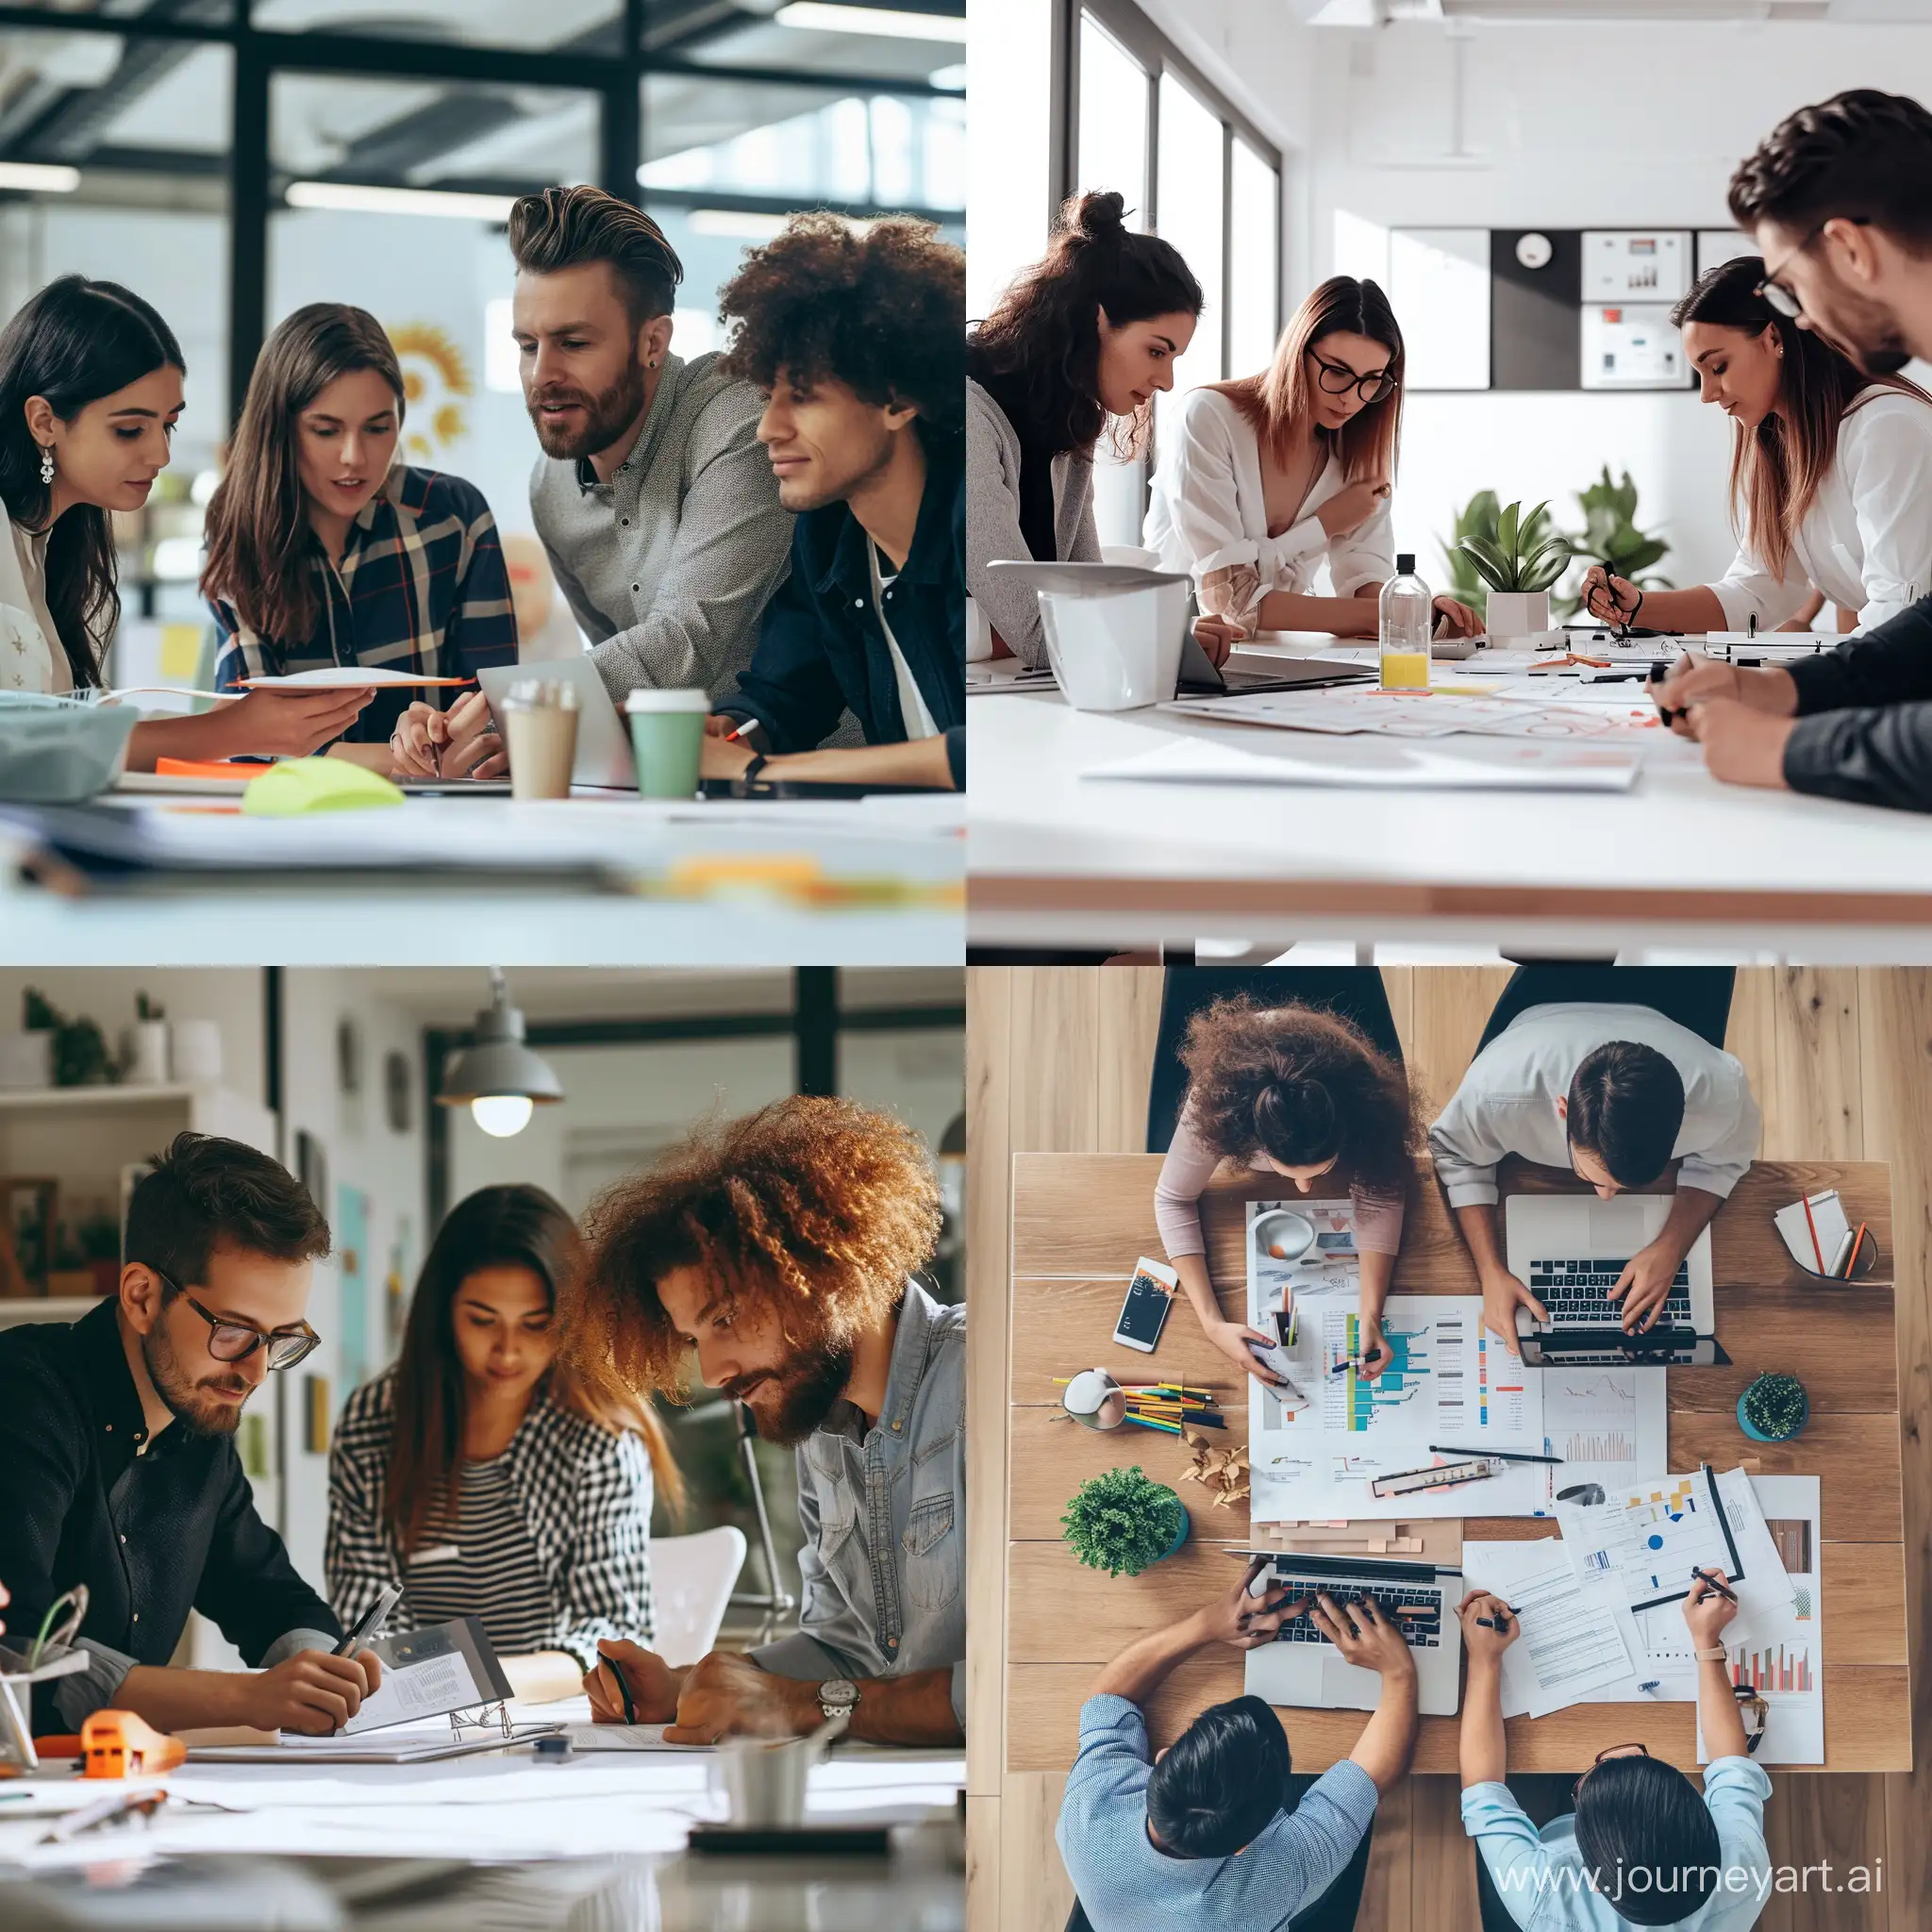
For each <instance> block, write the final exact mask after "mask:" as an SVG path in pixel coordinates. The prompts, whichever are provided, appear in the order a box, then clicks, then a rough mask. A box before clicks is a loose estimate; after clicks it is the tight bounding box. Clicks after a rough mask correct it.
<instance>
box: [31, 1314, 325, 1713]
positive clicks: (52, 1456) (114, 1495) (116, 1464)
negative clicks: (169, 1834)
mask: <svg viewBox="0 0 1932 1932" xmlns="http://www.w3.org/2000/svg"><path fill="white" fill-rule="evenodd" d="M118 1307H119V1304H118V1303H117V1302H115V1301H113V1300H111V1299H109V1300H108V1301H104V1302H103V1303H102V1304H101V1305H100V1307H97V1308H95V1309H93V1310H92V1312H91V1313H90V1314H88V1315H85V1316H83V1317H82V1319H81V1320H80V1321H78V1322H75V1323H74V1324H72V1325H69V1324H64V1323H39V1324H32V1325H29V1326H22V1327H17V1328H7V1329H0V1582H4V1583H5V1584H6V1585H7V1588H8V1590H9V1591H11V1592H12V1594H13V1602H12V1604H11V1605H10V1606H9V1607H8V1609H7V1610H6V1612H5V1616H6V1621H7V1626H8V1636H7V1638H6V1639H5V1640H0V1641H6V1642H8V1644H14V1643H19V1642H25V1641H31V1639H32V1636H33V1633H34V1632H35V1631H36V1630H37V1629H38V1628H39V1627H40V1623H41V1618H42V1615H43V1614H44V1612H45V1610H46V1608H47V1606H48V1605H49V1604H50V1603H52V1602H53V1600H54V1599H55V1598H56V1597H57V1596H58V1595H59V1594H60V1592H61V1591H65V1590H69V1589H71V1588H72V1587H73V1586H74V1585H75V1584H76V1583H84V1584H86V1585H87V1588H88V1613H87V1621H86V1623H85V1624H83V1625H82V1626H81V1631H80V1636H81V1640H82V1641H83V1642H84V1643H85V1644H86V1645H87V1647H88V1648H89V1649H91V1650H92V1651H93V1652H94V1653H95V1655H96V1663H95V1665H94V1666H93V1667H92V1668H91V1669H90V1670H89V1671H88V1672H87V1673H86V1674H85V1675H84V1676H79V1677H73V1678H62V1679H56V1680H55V1681H54V1682H52V1683H49V1684H42V1685H40V1686H37V1687H36V1690H35V1693H34V1728H35V1730H36V1731H37V1732H45V1731H50V1730H62V1729H72V1728H73V1727H74V1726H75V1724H77V1723H78V1719H79V1716H80V1715H82V1714H84V1711H85V1709H89V1708H98V1707H101V1706H102V1705H104V1704H107V1703H110V1702H111V1701H112V1696H113V1692H114V1691H115V1690H117V1689H118V1688H119V1685H120V1681H121V1678H122V1676H124V1675H125V1673H126V1671H127V1669H128V1668H129V1667H130V1666H131V1665H133V1664H165V1663H166V1662H167V1661H168V1659H169V1658H170V1657H172V1656H173V1655H174V1652H175V1645H176V1643H178V1642H179V1641H180V1639H181V1633H182V1631H183V1630H184V1629H185V1628H186V1627H187V1624H188V1612H189V1610H190V1609H191V1608H192V1609H197V1610H199V1611H201V1613H202V1614H203V1615H204V1616H205V1617H208V1618H209V1619H210V1620H211V1621H212V1622H213V1623H215V1624H218V1625H219V1626H220V1628H221V1631H222V1634H223V1635H224V1636H225V1637H226V1638H227V1640H228V1641H229V1642H230V1643H232V1644H233V1645H234V1646H235V1647H236V1649H237V1650H239V1651H240V1652H241V1653H242V1657H243V1659H244V1660H245V1661H246V1662H247V1663H249V1664H250V1665H258V1664H260V1663H262V1662H263V1661H264V1659H265V1657H267V1654H268V1653H269V1652H270V1651H271V1650H272V1649H273V1648H274V1647H275V1644H276V1642H277V1641H278V1640H279V1639H281V1638H283V1637H286V1636H288V1635H290V1634H291V1633H292V1632H296V1631H304V1632H316V1633H322V1634H325V1635H326V1636H328V1637H329V1638H330V1640H331V1641H333V1640H334V1639H335V1638H337V1637H339V1636H340V1635H341V1624H338V1623H337V1621H336V1619H335V1616H334V1614H333V1613H332V1612H331V1611H330V1609H329V1607H328V1606H327V1605H326V1604H325V1603H324V1602H323V1600H322V1598H321V1597H319V1596H318V1595H317V1594H316V1593H315V1591H312V1590H311V1589H310V1588H309V1587H308V1584H306V1583H305V1582H303V1580H302V1578H301V1577H300V1576H299V1575H297V1574H296V1572H295V1568H294V1565H293V1564H291V1562H290V1561H289V1554H288V1552H287V1550H286V1549H284V1548H283V1546H282V1540H281V1538H280V1537H278V1536H277V1535H276V1534H275V1531H274V1530H272V1529H270V1528H269V1527H268V1525H267V1524H265V1523H263V1522H262V1520H261V1518H260V1517H259V1516H258V1515H257V1514H256V1510H255V1501H254V1497H253V1495H252V1494H251V1492H250V1491H249V1487H248V1477H247V1475H246V1474H245V1473H244V1472H243V1470H242V1458H241V1457H240V1456H239V1455H238V1454H237V1453H236V1449H235V1443H234V1439H233V1438H232V1437H228V1436H197V1435H194V1434H192V1432H191V1431H190V1430H189V1429H188V1428H186V1427H185V1426H184V1425H183V1424H180V1423H178V1422H175V1423H170V1424H168V1426H167V1427H166V1428H165V1429H163V1430H162V1431H161V1432H160V1433H159V1434H158V1436H156V1437H155V1438H154V1439H153V1441H152V1443H150V1441H149V1438H148V1434H147V1423H146V1419H145V1417H144V1415H143V1413H142V1406H141V1397H140V1395H139V1394H138V1393H137V1391H136V1390H135V1386H134V1377H133V1375H132V1374H130V1373H129V1372H128V1367H127V1357H126V1356H125V1354H124V1353H123V1351H122V1346H121V1332H120V1328H119V1325H118V1323H117V1320H116V1315H117V1310H118ZM293 1647H299V1646H293Z"/></svg>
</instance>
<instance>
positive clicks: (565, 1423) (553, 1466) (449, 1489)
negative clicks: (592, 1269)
mask: <svg viewBox="0 0 1932 1932" xmlns="http://www.w3.org/2000/svg"><path fill="white" fill-rule="evenodd" d="M580 1262H581V1243H580V1242H579V1240H578V1237H577V1230H576V1226H575V1224H574V1223H573V1222H572V1220H571V1218H570V1216H569V1215H568V1214H567V1213H566V1212H565V1211H564V1210H563V1208H561V1207H560V1206H559V1205H558V1203H557V1202H556V1201H555V1200H553V1199H552V1198H551V1197H550V1195H548V1194H546V1193H545V1192H544V1191H542V1190H541V1188H533V1187H525V1186H502V1187H490V1188H482V1189H479V1190H478V1191H476V1192H475V1193H474V1194H472V1195H470V1196H469V1197H468V1198H467V1199H466V1200H463V1201H460V1202H458V1204H457V1206H456V1208H454V1209H453V1210H452V1211H451V1213H450V1215H449V1218H448V1219H447V1220H446V1221H445V1222H444V1223H443V1224H442V1227H441V1232H439V1234H438V1235H437V1237H436V1241H435V1242H434V1244H433V1245H432V1246H431V1248H430V1250H429V1257H428V1259H427V1260H425V1262H424V1264H423V1273H422V1275H421V1277H420V1278H419V1279H418V1281H417V1283H416V1293H415V1296H414V1298H413V1300H412V1301H411V1302H410V1304H409V1318H408V1327H407V1328H406V1329H405V1330H404V1334H403V1346H402V1351H401V1354H400V1355H399V1357H397V1360H396V1362H395V1364H394V1366H393V1367H391V1368H389V1369H385V1370H384V1371H383V1373H382V1374H379V1375H377V1376H376V1377H375V1380H374V1381H371V1382H365V1383H364V1384H363V1385H362V1387H361V1388H359V1389H358V1390H357V1391H356V1392H355V1393H354V1394H353V1395H351V1396H350V1397H349V1400H348V1402H347V1403H346V1404H345V1405H344V1407H343V1409H342V1416H341V1422H340V1423H339V1424H338V1425H337V1428H336V1437H335V1443H334V1446H333V1447H332V1448H331V1450H330V1452H329V1459H328V1540H327V1544H326V1548H325V1564H326V1567H327V1571H328V1591H329V1596H330V1598H331V1600H332V1601H333V1603H334V1604H335V1606H336V1607H337V1608H338V1610H339V1611H340V1612H341V1615H342V1616H343V1617H345V1618H346V1619H347V1620H348V1622H349V1623H353V1622H354V1621H355V1620H356V1619H357V1618H358V1617H359V1616H361V1614H362V1613H363V1612H364V1611H365V1610H367V1609H368V1608H369V1607H371V1606H372V1605H373V1604H374V1603H375V1600H376V1598H377V1596H378V1594H379V1593H380V1592H381V1591H382V1589H383V1588H384V1586H385V1585H389V1584H399V1585H400V1586H401V1587H402V1590H403V1598H402V1601H401V1603H399V1604H398V1605H397V1606H396V1607H395V1609H394V1611H393V1612H392V1613H391V1617H390V1627H391V1629H392V1630H397V1631H407V1630H415V1629H422V1628H424V1627H425V1626H426V1625H429V1624H441V1623H447V1622H449V1621H450V1620H451V1619H453V1618H457V1617H475V1618H477V1619H479V1620H480V1621H481V1623H482V1624H483V1628H484V1630H485V1631H486V1632H487V1633H488V1634H489V1637H490V1641H491V1647H492V1648H493V1649H494V1650H495V1651H496V1653H497V1655H498V1656H499V1657H501V1659H502V1661H503V1666H504V1669H505V1671H506V1672H507V1673H508V1676H509V1680H510V1682H511V1684H512V1685H514V1686H515V1688H516V1691H517V1694H518V1696H520V1697H525V1698H530V1699H542V1698H553V1697H569V1696H574V1695H575V1693H576V1691H577V1689H578V1685H579V1681H580V1679H581V1677H582V1675H583V1673H584V1672H585V1671H587V1670H590V1669H591V1668H592V1667H593V1666H594V1665H595V1663H596V1661H597V1644H598V1641H599V1640H600V1639H607V1638H609V1639H614V1638H630V1639H635V1640H640V1641H646V1642H647V1641H650V1638H651V1636H652V1633H653V1631H654V1630H655V1628H656V1619H655V1618H654V1616H653V1614H652V1606H651V1503H652V1497H653V1494H654V1492H655V1491H656V1490H657V1489H659V1488H661V1489H662V1491H663V1492H664V1495H665V1499H666V1501H667V1502H668V1503H669V1504H670V1506H671V1507H673V1508H674V1509H676V1508H677V1507H680V1506H681V1503H682V1498H683V1485H682V1482H681V1480H680V1478H679V1476H678V1473H677V1466H676V1464H675V1462H674V1461H673V1460H672V1457H671V1451H670V1447H669V1445H668V1443H667V1442H666V1441H665V1438H664V1431H663V1428H662V1425H661V1424H659V1423H658V1418H657V1416H656V1414H655V1413H654V1412H653V1410H652V1409H651V1407H650V1406H649V1404H648V1403H646V1402H643V1401H641V1400H639V1399H638V1398H636V1397H634V1396H632V1395H630V1394H629V1393H628V1391H622V1390H618V1389H616V1388H614V1387H610V1386H606V1385H605V1384H604V1383H603V1381H602V1379H601V1378H600V1377H599V1376H598V1374H596V1372H595V1371H594V1370H593V1369H591V1368H579V1367H573V1366H569V1365H566V1364H562V1363H559V1362H558V1359H557V1352H558V1341H560V1339H561V1332H562V1327H563V1323H562V1319H561V1317H560V1316H559V1314H558V1305H559V1302H560V1301H562V1300H563V1299H565V1298H567V1297H568V1295H569V1293H570V1292H571V1288H572V1284H573V1282H574V1280H575V1276H576V1274H577V1271H578V1268H579V1266H580ZM344 1627H347V1624H345V1625H344Z"/></svg>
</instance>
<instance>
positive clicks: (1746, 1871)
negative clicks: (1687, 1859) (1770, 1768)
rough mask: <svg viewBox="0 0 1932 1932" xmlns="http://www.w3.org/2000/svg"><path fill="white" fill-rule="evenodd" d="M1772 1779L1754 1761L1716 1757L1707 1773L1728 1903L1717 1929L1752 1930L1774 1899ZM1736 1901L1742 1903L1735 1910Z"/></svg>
mask: <svg viewBox="0 0 1932 1932" xmlns="http://www.w3.org/2000/svg"><path fill="white" fill-rule="evenodd" d="M1770 1796H1771V1779H1770V1778H1769V1777H1768V1776H1767V1775H1766V1774H1765V1771H1764V1767H1763V1766H1762V1765H1760V1764H1754V1763H1753V1762H1752V1761H1751V1759H1750V1758H1748V1757H1713V1758H1712V1759H1711V1760H1710V1762H1709V1763H1708V1764H1707V1765H1706V1766H1705V1767H1704V1803H1705V1806H1706V1807H1707V1809H1708V1810H1709V1812H1710V1815H1711V1819H1712V1822H1713V1823H1714V1824H1716V1825H1717V1841H1718V1848H1719V1851H1720V1854H1721V1861H1722V1863H1723V1866H1724V1876H1723V1877H1722V1878H1721V1879H1720V1880H1719V1886H1720V1896H1721V1897H1722V1898H1723V1899H1724V1902H1725V1903H1724V1908H1723V1910H1722V1911H1721V1912H1713V1914H1712V1924H1714V1925H1715V1924H1731V1923H1735V1924H1737V1925H1739V1926H1740V1927H1741V1926H1744V1925H1749V1924H1752V1923H1753V1922H1754V1921H1755V1920H1756V1919H1757V1913H1758V1910H1759V1908H1760V1907H1762V1905H1763V1903H1764V1901H1765V1900H1766V1899H1767V1898H1769V1897H1770V1895H1771V1884H1772V1868H1771V1850H1770V1847H1769V1846H1768V1845H1767V1844H1766V1843H1765V1841H1764V1801H1765V1800H1766V1799H1767V1798H1768V1797H1770ZM1731 1901H1736V1904H1735V1907H1733V1906H1732V1904H1731Z"/></svg>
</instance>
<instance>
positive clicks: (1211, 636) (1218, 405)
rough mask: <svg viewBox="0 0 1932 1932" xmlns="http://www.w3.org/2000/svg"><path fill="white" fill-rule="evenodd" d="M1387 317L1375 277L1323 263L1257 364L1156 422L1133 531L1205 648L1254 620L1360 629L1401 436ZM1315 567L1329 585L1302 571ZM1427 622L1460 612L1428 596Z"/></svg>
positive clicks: (1379, 571)
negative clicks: (1192, 612) (1174, 587)
mask: <svg viewBox="0 0 1932 1932" xmlns="http://www.w3.org/2000/svg"><path fill="white" fill-rule="evenodd" d="M1402 375H1403V347H1402V331H1401V329H1400V328H1399V327H1397V325H1396V322H1395V314H1394V311H1393V310H1392V309H1391V308H1390V307H1389V299H1388V297H1387V296H1386V295H1384V294H1383V292H1382V291H1381V290H1380V289H1379V288H1377V287H1376V285H1375V284H1374V282H1361V281H1357V280H1356V279H1355V277H1354V276H1353V275H1333V276H1331V277H1330V278H1329V279H1328V280H1327V281H1325V282H1324V283H1323V284H1322V286H1321V287H1320V288H1319V289H1317V290H1315V291H1314V292H1313V293H1312V294H1310V295H1309V296H1308V297H1307V300H1306V301H1305V302H1303V304H1302V306H1301V307H1300V308H1298V309H1296V310H1295V312H1294V315H1293V316H1292V317H1291V320H1290V322H1289V325H1288V326H1287V328H1285V329H1284V330H1283V331H1282V334H1281V341H1280V342H1279V343H1278V344H1277V345H1276V348H1275V351H1274V361H1273V362H1272V363H1270V364H1269V366H1268V367H1267V368H1266V369H1265V370H1263V371H1262V372H1261V373H1260V374H1259V375H1243V376H1239V377H1237V378H1236V379H1235V380H1233V381H1231V382H1217V383H1211V384H1209V385H1208V387H1207V388H1205V389H1197V390H1191V391H1189V392H1188V394H1187V395H1185V396H1184V397H1183V398H1182V399H1181V403H1180V407H1179V408H1177V409H1176V410H1175V411H1174V422H1173V423H1172V425H1166V426H1164V427H1163V430H1162V436H1161V447H1160V457H1159V466H1158V469H1157V470H1156V472H1155V475H1154V489H1153V501H1152V503H1151V504H1150V506H1149V508H1148V511H1147V524H1146V531H1145V536H1146V541H1147V545H1148V547H1149V548H1150V549H1153V550H1158V552H1159V553H1160V561H1161V564H1162V567H1163V568H1165V569H1167V570H1174V571H1187V572H1188V573H1189V574H1190V575H1192V577H1193V578H1194V581H1195V584H1196V586H1197V587H1198V591H1199V595H1200V605H1201V610H1202V613H1203V616H1202V622H1201V623H1200V624H1199V625H1197V626H1196V629H1195V635H1196V636H1197V637H1198V638H1199V639H1200V641H1201V642H1202V644H1203V645H1204V646H1205V647H1206V648H1207V649H1208V653H1209V655H1210V656H1212V657H1213V658H1215V660H1216V662H1220V661H1222V660H1223V659H1224V658H1225V657H1226V656H1227V653H1228V651H1229V650H1230V649H1231V648H1232V647H1233V645H1234V644H1235V643H1236V642H1238V641H1240V640H1241V639H1242V638H1244V637H1250V636H1252V635H1253V634H1254V633H1255V632H1256V631H1257V630H1313V631H1328V632H1331V633H1333V634H1334V635H1335V636H1337V637H1374V635H1375V633H1376V629H1377V625H1378V614H1377V613H1378V607H1377V599H1378V597H1379V596H1380V593H1381V590H1382V586H1383V584H1384V583H1385V582H1386V581H1387V580H1388V578H1389V577H1390V575H1391V574H1392V573H1393V571H1394V568H1395V540H1394V534H1393V530H1392V528H1391V521H1390V515H1389V492H1390V491H1391V488H1392V487H1393V484H1394V479H1395V459H1396V450H1397V445H1398V444H1399V442H1400V441H1401V435H1402ZM1324 563H1325V564H1326V565H1327V568H1328V582H1329V593H1328V594H1326V595H1323V594H1319V593H1318V592H1317V590H1316V579H1317V576H1318V574H1319V573H1320V571H1321V568H1322V566H1323V565H1324ZM1436 609H1437V612H1438V613H1439V614H1438V618H1437V629H1438V632H1439V633H1440V634H1442V635H1446V636H1454V637H1469V636H1473V635H1474V633H1475V632H1476V631H1477V630H1478V629H1479V628H1480V627H1481V626H1480V624H1479V622H1478V620H1477V618H1476V615H1475V613H1474V611H1473V610H1471V609H1470V608H1469V607H1468V606H1467V605H1466V604H1458V603H1457V601H1456V599H1455V598H1453V597H1438V598H1437V599H1436Z"/></svg>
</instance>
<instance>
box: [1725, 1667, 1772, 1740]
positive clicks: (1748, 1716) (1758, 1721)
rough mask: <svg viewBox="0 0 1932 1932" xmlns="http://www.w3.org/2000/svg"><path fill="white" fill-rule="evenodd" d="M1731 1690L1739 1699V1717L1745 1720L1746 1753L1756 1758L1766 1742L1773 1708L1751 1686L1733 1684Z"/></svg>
mask: <svg viewBox="0 0 1932 1932" xmlns="http://www.w3.org/2000/svg"><path fill="white" fill-rule="evenodd" d="M1731 1690H1732V1691H1734V1692H1735V1693H1736V1696H1737V1699H1738V1715H1739V1716H1740V1718H1742V1719H1743V1720H1744V1750H1745V1753H1746V1755H1747V1756H1749V1757H1757V1747H1758V1745H1760V1744H1761V1743H1763V1742H1764V1726H1765V1724H1767V1723H1768V1722H1769V1721H1770V1718H1771V1706H1770V1705H1769V1704H1767V1703H1766V1702H1765V1700H1764V1697H1763V1695H1762V1693H1761V1692H1759V1691H1754V1690H1753V1689H1752V1688H1751V1686H1750V1685H1749V1684H1733V1685H1732V1686H1731Z"/></svg>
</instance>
